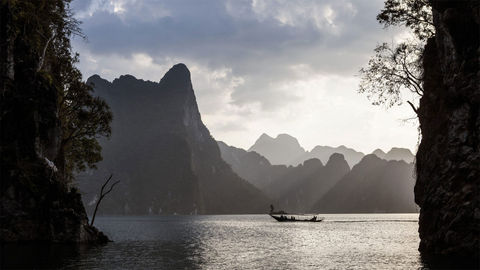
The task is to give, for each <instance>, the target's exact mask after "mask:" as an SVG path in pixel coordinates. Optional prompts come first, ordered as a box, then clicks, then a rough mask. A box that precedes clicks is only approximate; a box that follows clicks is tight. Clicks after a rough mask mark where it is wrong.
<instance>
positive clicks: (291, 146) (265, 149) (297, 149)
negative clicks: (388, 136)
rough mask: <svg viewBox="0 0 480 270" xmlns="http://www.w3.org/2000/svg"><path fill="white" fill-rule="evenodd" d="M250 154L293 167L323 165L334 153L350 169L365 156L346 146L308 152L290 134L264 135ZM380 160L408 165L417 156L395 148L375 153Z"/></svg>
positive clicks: (273, 162)
mask: <svg viewBox="0 0 480 270" xmlns="http://www.w3.org/2000/svg"><path fill="white" fill-rule="evenodd" d="M248 151H249V152H257V153H258V154H260V155H262V156H264V157H266V158H267V159H268V160H269V161H270V162H271V163H272V164H275V165H293V166H297V165H299V164H302V163H303V162H304V161H305V160H308V159H311V158H318V159H319V160H320V161H322V163H326V162H327V161H328V159H329V158H330V156H331V155H332V154H333V153H339V154H342V155H343V156H344V157H345V160H346V161H347V162H348V164H349V166H350V167H353V166H354V165H355V164H357V163H358V162H360V160H361V159H362V158H363V157H364V156H365V154H364V153H362V152H359V151H356V150H354V149H352V148H348V147H346V146H344V145H341V146H338V147H331V146H320V145H318V146H315V147H314V148H313V149H312V150H311V151H306V150H305V149H304V148H303V147H302V146H301V145H300V143H299V142H298V140H297V139H296V138H295V137H292V136H290V135H288V134H279V135H278V136H277V137H276V138H273V137H271V136H269V135H267V134H265V133H263V134H262V135H261V136H260V137H259V138H258V139H257V140H256V141H255V143H254V144H253V145H252V146H251V147H250V148H249V149H248ZM373 154H375V155H377V156H378V157H379V158H382V159H385V160H404V161H405V162H407V163H410V162H413V161H414V158H415V156H414V155H413V154H412V152H411V151H410V150H408V149H406V148H397V147H394V148H392V149H391V150H390V151H388V152H387V153H385V152H383V151H382V150H381V149H377V150H375V151H374V152H373Z"/></svg>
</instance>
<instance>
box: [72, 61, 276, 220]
mask: <svg viewBox="0 0 480 270" xmlns="http://www.w3.org/2000/svg"><path fill="white" fill-rule="evenodd" d="M87 82H88V83H89V84H91V85H93V86H94V89H95V93H96V94H97V95H99V96H101V97H103V98H104V99H105V100H106V101H107V102H108V104H109V105H110V107H111V108H112V111H113V115H114V120H113V123H112V129H113V132H112V137H111V139H110V140H103V141H102V142H101V145H102V147H103V150H102V154H103V158H104V159H103V161H102V162H100V163H99V164H98V170H96V171H93V172H92V175H89V176H88V177H82V178H81V180H80V181H79V185H80V189H81V191H82V192H83V193H84V194H85V196H84V200H85V203H86V205H87V207H89V209H91V208H92V207H93V203H94V202H95V201H96V199H97V198H96V193H97V192H98V189H99V187H100V186H101V184H102V183H103V182H102V181H103V180H104V179H105V178H106V176H108V174H109V173H110V172H111V173H113V174H114V178H115V179H118V180H121V182H120V184H119V185H118V188H116V189H115V190H114V192H112V193H111V194H109V195H108V196H107V197H106V199H105V200H104V202H102V206H101V212H102V213H104V214H134V215H143V214H174V213H177V214H231V213H262V212H263V213H264V212H266V209H268V205H269V204H270V200H269V199H268V198H267V197H266V196H265V195H264V193H263V192H261V191H260V190H259V189H257V188H256V187H255V186H253V185H252V184H250V183H248V182H247V181H245V180H244V179H242V178H240V177H239V176H238V175H237V174H235V173H234V172H233V171H232V169H231V167H230V166H229V165H228V164H227V163H225V161H224V160H223V159H222V158H221V157H220V151H219V147H218V145H217V143H216V141H215V140H214V139H213V138H212V136H211V135H210V132H209V131H208V129H207V128H206V127H205V125H204V124H203V123H202V120H201V117H200V113H199V111H198V107H197V103H196V100H195V94H194V92H193V88H192V83H191V81H190V72H189V70H188V69H187V67H186V66H185V65H183V64H178V65H175V66H173V67H172V68H171V69H170V70H169V71H168V72H167V73H166V74H165V76H164V77H163V78H162V79H161V80H160V82H151V81H143V80H139V79H136V78H135V77H133V76H131V75H125V76H121V77H120V78H118V79H115V80H114V81H113V82H108V81H107V80H104V79H102V78H101V77H100V76H98V75H94V76H92V77H90V78H89V79H88V81H87Z"/></svg>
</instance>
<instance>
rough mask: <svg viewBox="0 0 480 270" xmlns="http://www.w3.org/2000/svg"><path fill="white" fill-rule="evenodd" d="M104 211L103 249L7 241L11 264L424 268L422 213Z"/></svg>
mask: <svg viewBox="0 0 480 270" xmlns="http://www.w3.org/2000/svg"><path fill="white" fill-rule="evenodd" d="M322 216H324V217H325V220H324V221H323V222H318V223H309V222H305V223H298V222H296V223H285V222H283V223H280V222H277V221H275V220H274V219H272V218H271V217H269V216H268V215H225V216H142V217H124V216H121V217H97V219H96V226H97V227H99V228H100V229H101V230H102V231H104V232H105V233H106V234H107V235H108V236H109V237H110V238H111V239H112V240H113V241H114V242H112V243H109V244H107V245H104V246H98V247H71V246H41V247H39V246H23V245H16V246H4V247H3V250H2V257H3V258H2V259H3V260H4V261H3V262H2V264H3V266H4V267H31V266H34V265H36V266H37V267H48V268H65V269H66V268H77V269H419V268H422V267H424V265H423V264H422V261H421V259H420V255H419V252H418V251H417V248H418V244H419V238H418V232H417V230H418V223H417V222H418V214H348V215H345V214H338V215H322Z"/></svg>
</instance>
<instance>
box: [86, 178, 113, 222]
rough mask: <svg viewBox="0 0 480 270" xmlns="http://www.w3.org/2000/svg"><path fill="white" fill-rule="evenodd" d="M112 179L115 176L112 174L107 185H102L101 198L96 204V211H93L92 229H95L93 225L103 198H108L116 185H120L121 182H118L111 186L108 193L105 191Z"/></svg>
mask: <svg viewBox="0 0 480 270" xmlns="http://www.w3.org/2000/svg"><path fill="white" fill-rule="evenodd" d="M112 177H113V174H110V176H109V177H108V178H107V180H106V181H105V183H104V184H103V185H102V188H101V189H100V197H99V198H98V201H97V203H96V204H95V210H94V211H93V216H92V221H90V226H92V227H93V223H94V222H95V216H96V215H97V211H98V206H100V203H101V202H102V200H103V198H105V196H107V194H108V193H110V192H111V191H112V190H113V188H114V187H115V185H116V184H118V183H120V181H116V182H115V183H113V184H111V185H110V188H109V189H108V190H107V191H105V187H107V185H108V182H110V180H112Z"/></svg>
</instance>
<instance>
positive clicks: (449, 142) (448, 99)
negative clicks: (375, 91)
mask: <svg viewBox="0 0 480 270" xmlns="http://www.w3.org/2000/svg"><path fill="white" fill-rule="evenodd" d="M430 4H431V5H432V8H433V17H434V25H435V31H436V34H435V37H433V38H431V39H429V40H428V42H427V45H426V47H425V52H424V62H423V66H424V72H425V73H424V94H423V97H422V98H421V100H420V107H419V110H418V116H419V120H420V128H421V132H422V141H421V143H420V146H419V149H418V153H417V156H416V165H417V183H416V186H415V200H416V202H417V204H418V205H419V206H420V207H421V210H420V221H419V224H420V226H419V233H420V239H421V243H420V251H421V252H422V254H423V255H426V256H430V255H442V256H444V255H451V256H460V257H466V258H469V259H470V258H475V257H476V258H477V260H478V256H479V253H480V246H479V237H480V193H479V191H480V187H479V186H480V71H479V57H480V54H479V53H480V47H479V42H480V36H479V33H480V31H479V29H480V11H479V5H480V4H479V2H478V1H446V0H442V1H440V0H431V1H430ZM477 263H478V261H477Z"/></svg>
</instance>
